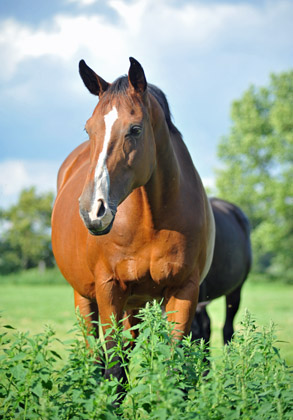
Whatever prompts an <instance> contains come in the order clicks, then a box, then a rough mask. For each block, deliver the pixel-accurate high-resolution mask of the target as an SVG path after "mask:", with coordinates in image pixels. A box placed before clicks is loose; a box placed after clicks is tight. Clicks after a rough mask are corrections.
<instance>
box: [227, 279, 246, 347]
mask: <svg viewBox="0 0 293 420" xmlns="http://www.w3.org/2000/svg"><path fill="white" fill-rule="evenodd" d="M241 288H242V284H241V285H240V286H239V287H237V289H235V290H234V291H233V292H232V293H230V294H229V295H227V296H226V320H225V325H224V328H223V338H224V344H228V343H229V341H231V338H232V335H233V334H234V327H233V321H234V318H235V315H236V313H237V311H238V309H239V305H240V297H241Z"/></svg>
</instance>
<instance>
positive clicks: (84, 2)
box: [67, 0, 99, 7]
mask: <svg viewBox="0 0 293 420" xmlns="http://www.w3.org/2000/svg"><path fill="white" fill-rule="evenodd" d="M97 1H99V0H67V3H77V4H78V6H80V7H84V6H91V5H92V4H94V3H97Z"/></svg>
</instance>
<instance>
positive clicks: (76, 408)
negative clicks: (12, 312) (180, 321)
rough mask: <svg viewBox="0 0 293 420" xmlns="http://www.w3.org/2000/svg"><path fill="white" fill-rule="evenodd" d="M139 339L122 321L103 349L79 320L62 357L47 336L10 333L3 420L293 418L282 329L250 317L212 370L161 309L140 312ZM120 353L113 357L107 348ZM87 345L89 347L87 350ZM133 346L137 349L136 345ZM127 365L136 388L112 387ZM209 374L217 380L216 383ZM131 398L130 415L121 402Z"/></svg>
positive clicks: (0, 365)
mask: <svg viewBox="0 0 293 420" xmlns="http://www.w3.org/2000/svg"><path fill="white" fill-rule="evenodd" d="M139 318H140V320H141V322H140V324H139V325H138V326H136V327H134V328H133V330H134V331H136V330H137V331H136V332H139V334H138V337H137V338H136V339H133V338H131V334H130V332H129V331H124V330H123V326H122V323H117V322H115V321H114V318H113V319H112V325H111V326H109V328H108V330H107V332H106V334H105V337H103V339H95V337H94V336H93V335H91V334H88V330H87V327H86V324H85V321H84V320H83V319H82V318H81V317H78V323H77V326H76V327H75V338H74V339H73V340H70V341H67V342H64V343H62V345H63V346H64V348H65V349H64V351H63V352H62V354H67V357H64V358H63V359H62V360H61V359H60V355H59V354H58V353H57V352H56V351H55V349H54V348H55V346H56V340H57V339H56V337H55V335H54V332H53V331H52V330H51V329H50V328H47V329H46V331H45V332H44V333H42V334H38V335H35V336H33V337H30V336H29V334H28V333H25V334H24V333H18V332H15V331H14V330H13V329H12V327H10V326H4V327H3V328H2V332H1V333H0V346H1V348H0V378H1V381H0V418H3V419H7V420H8V419H35V418H36V419H48V420H49V419H50V420H51V419H52V420H54V419H56V420H57V419H58V420H63V419H75V420H77V419H102V420H103V419H106V420H111V419H118V418H123V419H131V420H133V419H168V420H169V419H179V418H180V419H182V420H189V419H202V420H206V419H223V418H225V419H228V420H229V419H231V420H232V419H236V418H237V419H238V418H241V419H252V418H253V419H264V420H268V419H276V420H279V419H284V420H287V419H288V420H289V419H291V418H292V410H293V392H292V391H293V389H292V388H293V386H292V370H290V368H288V366H287V365H286V363H285V362H284V361H283V360H282V358H281V357H280V354H279V351H278V349H277V348H276V346H275V335H274V326H273V325H271V326H270V327H269V328H263V329H259V328H258V327H257V326H256V323H255V320H254V319H253V318H252V316H251V315H250V314H249V313H246V315H245V317H244V320H243V322H242V328H241V329H240V331H238V332H237V333H236V334H235V337H234V338H233V340H232V342H231V344H230V345H229V347H225V348H223V351H222V354H221V355H220V356H217V357H216V358H215V357H210V360H209V366H207V364H206V362H205V356H206V353H205V348H204V345H203V343H202V342H199V343H195V342H192V341H191V338H190V337H186V338H185V339H184V340H183V341H182V342H181V343H178V342H177V341H176V340H174V339H173V337H172V328H174V325H170V324H169V323H168V321H167V319H166V315H162V312H161V307H160V305H159V304H158V303H156V302H153V303H152V304H148V305H146V307H145V308H144V309H143V310H141V311H140V314H139ZM110 335H111V337H112V338H113V337H115V340H116V346H115V347H113V348H112V349H111V350H108V351H106V355H105V354H104V348H105V341H107V340H108V338H109V337H110ZM85 338H86V340H85ZM129 342H130V343H131V344H132V345H129ZM118 360H120V362H121V363H122V364H123V365H124V367H125V370H126V375H127V378H128V382H127V383H125V384H119V383H118V381H117V380H116V379H115V378H112V379H110V380H106V379H105V378H104V376H103V369H104V365H105V366H106V367H110V366H112V365H113V364H115V363H117V362H118ZM207 369H208V374H207V375H206V373H207ZM121 388H122V391H123V393H124V399H123V400H122V401H121V403H120V405H117V404H115V401H117V398H119V396H120V395H119V394H118V392H121Z"/></svg>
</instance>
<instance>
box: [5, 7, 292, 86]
mask: <svg viewBox="0 0 293 420" xmlns="http://www.w3.org/2000/svg"><path fill="white" fill-rule="evenodd" d="M72 1H77V2H79V3H80V4H84V5H85V4H90V3H91V2H94V0H72ZM179 4H180V3H179ZM108 5H109V6H110V7H111V8H112V9H113V10H114V11H116V13H117V15H118V17H119V20H118V22H117V21H115V22H113V21H111V22H110V21H108V20H107V19H106V17H105V16H102V15H99V14H98V12H97V13H96V14H92V15H91V16H88V15H82V14H81V15H79V16H65V15H56V16H55V17H54V18H53V19H52V21H50V22H46V26H41V27H39V28H38V29H33V28H32V27H30V26H28V25H26V24H22V23H20V22H18V21H16V20H12V19H9V20H5V21H2V29H1V33H0V58H1V56H2V60H1V61H2V63H4V65H2V66H1V70H0V71H1V72H2V78H3V77H5V78H6V79H9V78H11V77H12V76H13V74H15V72H16V71H17V69H18V66H19V65H20V63H21V62H22V61H23V60H25V59H28V58H30V59H32V58H38V57H43V56H51V57H54V58H56V59H58V60H59V61H60V60H62V61H65V62H66V61H69V60H71V59H73V58H75V55H76V54H77V52H79V51H81V50H82V51H83V52H85V51H86V52H87V53H88V55H89V56H91V57H92V58H93V59H94V60H95V61H99V62H100V61H101V62H103V63H104V68H105V70H107V71H108V70H111V69H112V72H111V73H110V74H112V73H113V74H114V72H113V67H114V68H116V67H117V64H119V63H125V60H126V57H127V56H128V55H129V54H132V51H134V53H135V54H136V55H143V56H144V57H147V58H148V60H151V59H153V58H154V57H157V56H160V54H162V55H164V54H165V53H166V50H167V52H168V54H169V55H170V53H171V52H172V51H173V52H174V51H175V50H176V51H177V53H180V52H182V51H189V53H190V54H191V55H192V54H193V52H194V51H195V50H196V51H203V52H205V53H206V52H207V49H209V48H211V47H212V46H214V45H216V44H218V43H219V40H220V39H222V38H223V37H224V38H225V37H226V38H230V37H232V38H233V37H236V38H237V39H242V38H243V39H245V38H247V37H253V36H254V37H255V40H256V41H257V34H258V30H259V29H261V30H262V31H263V33H264V34H265V35H266V36H269V32H270V33H271V35H270V37H273V36H274V34H273V32H272V31H271V25H272V23H273V20H275V21H278V20H280V19H279V18H280V17H282V16H283V17H286V15H287V16H288V15H290V14H291V16H292V13H293V4H292V3H291V2H289V1H280V2H268V3H267V4H266V7H265V8H264V9H259V7H258V6H257V4H255V5H251V4H243V3H240V4H225V3H214V4H204V3H199V2H196V3H193V2H190V3H185V4H180V6H179V5H178V6H175V5H174V3H172V4H170V2H168V1H167V0H162V1H160V2H158V1H157V0H135V1H132V2H131V3H129V2H127V1H126V0H109V2H108ZM97 10H98V9H97ZM232 34H233V35H232ZM266 36H265V37H264V40H263V42H267V39H266ZM175 47H176V48H175ZM134 53H133V54H134ZM3 58H5V60H4V59H3ZM174 59H175V58H174ZM186 59H188V56H186ZM175 64H176V63H175Z"/></svg>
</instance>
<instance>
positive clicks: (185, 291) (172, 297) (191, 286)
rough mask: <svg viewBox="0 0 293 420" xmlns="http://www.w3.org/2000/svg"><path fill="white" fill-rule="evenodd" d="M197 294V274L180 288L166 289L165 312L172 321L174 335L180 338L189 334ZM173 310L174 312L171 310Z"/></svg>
mask: <svg viewBox="0 0 293 420" xmlns="http://www.w3.org/2000/svg"><path fill="white" fill-rule="evenodd" d="M198 294H199V275H193V277H191V278H190V279H189V281H188V282H187V283H186V284H185V285H184V286H183V287H181V288H180V289H177V290H176V291H175V292H174V290H172V289H170V290H167V293H166V296H165V298H166V312H169V311H172V313H170V314H167V316H168V320H169V321H170V322H174V323H175V326H174V337H175V338H177V339H181V338H182V337H183V336H184V335H187V334H189V332H190V328H191V323H192V320H193V318H194V315H195V311H196V305H197V302H198ZM173 311H174V312H173Z"/></svg>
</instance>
